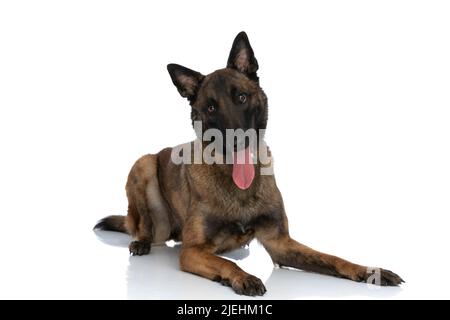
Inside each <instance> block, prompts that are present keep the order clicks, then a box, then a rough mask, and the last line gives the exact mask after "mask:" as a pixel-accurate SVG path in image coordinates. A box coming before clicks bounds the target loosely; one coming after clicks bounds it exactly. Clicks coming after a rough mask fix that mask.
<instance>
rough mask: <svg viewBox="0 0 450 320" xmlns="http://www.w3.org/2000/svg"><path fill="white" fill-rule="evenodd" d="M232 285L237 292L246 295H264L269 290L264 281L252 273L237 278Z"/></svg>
mask: <svg viewBox="0 0 450 320" xmlns="http://www.w3.org/2000/svg"><path fill="white" fill-rule="evenodd" d="M231 287H232V288H233V290H234V291H235V292H236V293H237V294H243V295H246V296H262V295H263V294H264V293H266V291H267V290H266V287H265V286H264V284H263V283H262V281H261V280H260V279H258V278H257V277H255V276H252V275H251V274H247V275H245V276H243V277H239V278H238V279H235V280H234V281H232V282H231Z"/></svg>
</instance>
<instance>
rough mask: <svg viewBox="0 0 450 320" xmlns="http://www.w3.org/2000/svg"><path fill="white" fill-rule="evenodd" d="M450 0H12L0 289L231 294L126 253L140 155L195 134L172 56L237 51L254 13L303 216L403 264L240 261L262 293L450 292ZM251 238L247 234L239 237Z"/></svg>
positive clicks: (2, 96)
mask: <svg viewBox="0 0 450 320" xmlns="http://www.w3.org/2000/svg"><path fill="white" fill-rule="evenodd" d="M449 16H450V7H449V4H448V2H446V1H370V2H366V1H339V2H338V1H308V2H306V3H305V2H299V1H295V2H290V3H288V2H286V3H282V2H277V3H276V4H275V3H274V2H272V3H271V4H269V3H266V2H263V1H226V2H223V3H221V4H219V3H218V2H215V1H214V2H213V1H198V2H195V4H194V3H193V2H191V1H177V2H175V1H164V2H160V3H159V4H158V5H156V4H155V3H154V2H153V1H132V2H130V1H91V0H89V1H70V2H69V1H2V2H1V3H0V139H1V140H0V146H1V149H0V150H1V157H0V194H1V200H0V215H1V220H0V221H1V231H0V254H1V256H2V258H1V263H0V298H88V299H89V298H118V299H121V298H237V297H238V296H236V295H234V293H233V292H232V291H231V289H229V288H226V287H222V286H220V285H218V284H217V283H213V282H210V281H207V280H203V279H201V278H199V277H196V276H194V275H190V274H186V273H182V272H180V271H178V265H177V249H176V248H154V249H153V252H152V254H151V255H149V256H146V257H131V258H130V257H129V256H128V250H127V248H126V246H127V243H128V241H129V239H128V237H127V236H125V235H120V234H116V233H107V232H103V233H98V234H97V235H96V234H95V233H94V232H93V231H92V230H91V229H92V226H93V225H94V223H95V222H96V220H98V219H99V218H102V217H104V216H106V215H109V214H125V212H126V204H127V203H126V197H125V191H124V185H125V181H126V177H127V174H128V171H129V169H130V167H131V165H132V164H133V162H134V161H135V160H136V159H137V158H138V157H139V156H141V155H143V154H146V153H151V152H157V151H158V150H160V149H162V148H163V147H166V146H173V145H177V144H179V143H183V142H186V141H189V140H191V139H193V137H194V133H193V130H192V128H191V126H190V120H189V113H190V110H189V106H188V104H187V102H186V101H184V100H183V99H182V98H181V97H180V96H179V95H178V93H177V91H176V89H175V87H174V86H173V85H172V83H171V81H170V78H169V75H168V74H167V71H166V64H167V63H170V62H176V63H179V64H182V65H185V66H187V67H189V68H192V69H195V70H198V71H201V72H203V73H209V72H212V71H214V70H215V69H218V68H222V67H223V66H225V63H226V59H227V57H228V52H229V49H230V46H231V43H232V41H233V39H234V37H235V35H236V34H237V33H238V32H239V31H241V30H245V31H246V32H247V33H248V35H249V38H250V41H251V43H252V46H253V49H254V51H255V54H256V57H257V59H258V61H259V64H260V71H259V76H260V78H261V85H262V87H263V88H264V89H265V91H266V93H267V95H268V97H269V110H270V111H269V114H270V117H269V126H268V131H267V140H268V143H269V145H270V146H271V149H272V151H273V153H274V156H275V161H276V162H275V172H276V177H277V182H278V186H279V188H280V189H281V191H282V193H283V195H284V200H285V205H286V209H287V213H288V217H289V219H290V228H291V234H292V235H293V236H294V237H295V238H297V239H298V240H299V241H301V242H303V243H305V244H307V245H310V246H312V247H315V248H317V249H319V250H322V251H325V252H330V253H333V254H336V255H340V256H343V257H345V258H347V259H349V260H352V261H355V262H358V263H361V264H367V265H372V266H380V267H385V268H388V269H391V270H393V271H395V272H397V273H399V274H400V275H401V276H402V277H403V278H404V279H405V280H406V283H405V284H404V285H403V286H402V287H401V288H382V289H373V288H369V287H367V286H366V285H365V284H358V283H353V282H350V281H347V280H342V279H334V278H331V277H326V276H320V275H314V274H309V273H305V272H299V271H290V270H280V269H275V270H273V271H272V264H271V261H270V259H269V258H268V256H267V254H265V253H264V251H263V250H262V249H261V248H260V247H258V244H256V243H252V245H251V247H250V254H249V255H248V257H246V258H245V259H243V260H239V263H240V264H241V265H242V266H243V267H244V268H245V269H246V270H247V271H249V272H253V273H254V274H256V275H258V276H260V277H261V278H262V279H263V280H264V281H265V283H266V286H267V289H268V292H267V294H266V296H265V298H273V299H279V298H306V299H308V298H338V299H340V298H362V299H364V298H389V299H390V298H392V299H397V298H449V294H448V287H449V285H450V281H449V277H448V275H447V273H448V270H449V268H450V259H449V255H448V251H449V250H448V245H449V243H450V241H449V240H450V239H449V232H448V228H449V225H448V222H449V219H448V215H449V213H450V197H449V196H450V150H449V146H450V144H449V142H450V141H449V140H450V125H449V124H450V91H449V88H450V59H449V57H450V41H449V39H450V19H449ZM247 254H248V252H247V251H242V252H238V253H235V254H234V255H233V257H234V258H239V255H241V256H242V255H243V256H245V255H247Z"/></svg>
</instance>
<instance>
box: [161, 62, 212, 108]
mask: <svg viewBox="0 0 450 320" xmlns="http://www.w3.org/2000/svg"><path fill="white" fill-rule="evenodd" d="M167 71H169V74H170V77H171V78H172V82H173V84H174V85H175V86H176V87H177V89H178V92H179V93H180V94H181V96H182V97H185V98H188V100H189V101H191V102H192V101H193V99H194V98H195V96H196V95H197V91H198V89H199V87H200V83H201V82H202V80H203V78H204V77H205V76H204V75H202V74H201V73H199V72H197V71H194V70H191V69H188V68H186V67H183V66H180V65H179V64H174V63H171V64H168V65H167Z"/></svg>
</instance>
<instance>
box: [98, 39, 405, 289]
mask: <svg viewBox="0 0 450 320" xmlns="http://www.w3.org/2000/svg"><path fill="white" fill-rule="evenodd" d="M167 69H168V72H169V74H170V77H171V79H172V82H173V84H174V85H175V86H176V88H177V89H178V91H179V93H180V95H181V96H182V97H185V98H187V99H188V101H189V104H190V106H191V120H192V123H193V124H194V123H200V124H201V126H202V128H201V130H200V131H201V132H200V133H205V132H206V131H207V130H215V132H216V133H222V134H225V135H226V131H227V130H230V129H233V130H239V129H241V130H243V131H246V130H250V129H253V130H254V131H256V132H257V133H256V134H257V136H258V141H259V140H260V139H261V138H262V135H263V133H261V132H263V131H264V130H265V129H266V126H267V118H268V103H267V97H266V95H265V93H264V91H263V90H262V88H261V87H260V85H259V78H258V76H257V71H258V62H257V60H256V58H255V55H254V52H253V49H252V47H251V46H250V42H249V39H248V37H247V35H246V33H245V32H241V33H239V34H238V35H237V36H236V38H235V40H234V42H233V44H232V48H231V51H230V54H229V57H228V62H227V66H226V68H224V69H219V70H217V71H214V72H213V73H211V74H209V75H206V76H204V75H202V74H201V73H199V72H197V71H193V70H191V69H188V68H185V67H183V66H181V65H177V64H169V65H168V66H167ZM225 140H226V141H225V143H223V145H225V146H226V148H225V147H224V148H216V149H215V151H214V154H215V155H220V154H221V155H226V156H230V154H231V158H232V160H231V162H227V163H224V162H222V163H220V162H217V163H212V164H205V163H195V161H194V163H192V162H191V163H175V162H174V161H173V155H174V149H173V148H166V149H163V150H162V151H160V152H159V153H157V154H149V155H145V156H143V157H141V158H140V159H138V160H137V161H136V163H135V164H134V166H133V167H132V169H131V171H130V173H129V176H128V180H127V184H126V193H127V197H128V214H127V216H108V217H106V218H104V219H102V220H100V221H99V222H98V223H97V225H96V226H95V227H94V228H95V229H102V230H111V231H119V232H125V233H128V234H130V235H131V236H132V237H133V241H132V242H131V243H130V245H129V250H130V253H131V254H132V255H138V256H139V255H145V254H148V253H149V252H150V250H151V246H152V244H158V243H164V242H165V241H167V240H171V239H172V240H175V241H181V242H182V245H181V250H180V257H179V262H180V269H181V270H183V271H186V272H190V273H193V274H197V275H199V276H202V277H205V278H208V279H210V280H213V281H218V282H220V283H222V284H224V285H227V286H230V287H231V288H232V289H233V290H234V291H235V292H236V293H238V294H242V295H249V296H255V295H263V294H264V293H265V292H266V288H265V286H264V284H263V282H262V281H261V280H260V279H258V278H257V277H255V276H253V275H251V274H248V273H247V272H245V271H244V270H242V269H241V268H239V267H238V266H237V265H236V264H235V263H233V262H231V261H229V260H226V259H224V258H222V257H220V256H218V254H220V253H223V252H227V251H230V250H233V249H237V248H240V247H242V246H244V245H246V244H248V243H249V242H250V241H251V240H253V239H257V240H258V241H259V242H260V243H261V244H262V245H263V246H264V248H265V249H266V250H267V252H268V253H269V254H270V256H271V258H272V260H273V262H274V263H275V264H278V265H280V266H286V267H292V268H297V269H301V270H305V271H310V272H317V273H321V274H325V275H331V276H335V277H340V278H346V279H350V280H354V281H360V282H362V281H369V280H370V277H373V273H371V272H369V271H368V270H373V269H370V268H368V267H365V266H362V265H358V264H354V263H351V262H349V261H346V260H344V259H341V258H339V257H336V256H333V255H329V254H325V253H321V252H318V251H316V250H313V249H311V248H309V247H307V246H305V245H303V244H300V243H299V242H297V241H295V240H294V239H292V238H291V237H290V236H289V229H288V219H287V216H286V213H285V209H284V205H283V199H282V196H281V194H280V191H279V190H278V188H277V185H276V183H275V178H274V175H272V174H262V172H263V171H262V170H263V169H264V168H267V166H268V164H267V163H269V162H270V161H269V162H266V163H262V162H261V160H259V159H257V160H256V161H251V160H249V158H251V157H252V156H253V155H252V153H251V152H250V151H249V149H250V146H249V143H247V142H248V141H247V140H248V139H244V140H245V141H244V143H243V145H242V139H241V141H240V142H239V143H237V142H236V141H237V139H234V138H233V139H232V140H233V141H230V139H225ZM204 146H205V141H200V142H199V141H198V139H197V140H196V141H194V142H191V143H188V144H187V145H184V147H188V148H185V149H182V151H181V152H180V153H179V154H180V155H182V156H183V159H187V160H192V159H193V158H194V156H193V154H194V152H193V150H194V151H195V150H197V149H198V148H199V147H204ZM230 149H231V150H230ZM256 149H259V150H256V151H260V150H262V149H265V150H266V151H267V154H268V155H269V156H268V159H269V160H270V159H271V158H270V156H271V155H270V151H269V150H268V149H267V147H266V146H265V145H264V144H263V143H257V146H256ZM186 150H187V151H186ZM233 155H234V156H233ZM236 155H240V156H241V157H242V156H243V159H244V160H243V161H241V162H242V163H238V162H237V161H236ZM187 162H189V161H187ZM270 163H271V162H270ZM376 270H377V271H378V282H377V281H375V282H376V284H379V285H382V286H397V285H399V284H401V283H402V282H404V281H403V280H402V278H401V277H399V276H398V275H397V274H395V273H394V272H392V271H389V270H386V269H381V268H377V269H376Z"/></svg>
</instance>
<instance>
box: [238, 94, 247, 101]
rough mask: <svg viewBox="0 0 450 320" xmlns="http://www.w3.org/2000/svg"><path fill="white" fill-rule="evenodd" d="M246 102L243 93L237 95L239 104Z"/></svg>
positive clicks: (245, 96)
mask: <svg viewBox="0 0 450 320" xmlns="http://www.w3.org/2000/svg"><path fill="white" fill-rule="evenodd" d="M246 101H247V95H246V94H245V93H241V94H240V95H239V102H240V103H245V102H246Z"/></svg>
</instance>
